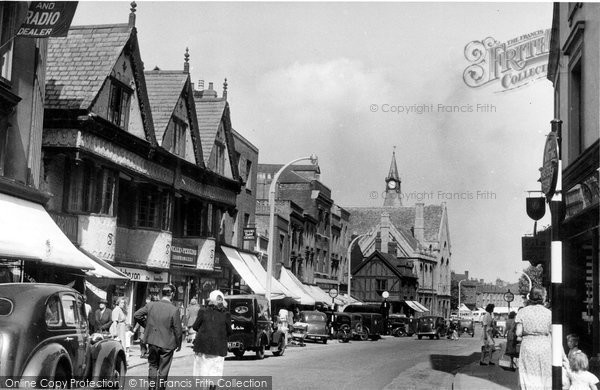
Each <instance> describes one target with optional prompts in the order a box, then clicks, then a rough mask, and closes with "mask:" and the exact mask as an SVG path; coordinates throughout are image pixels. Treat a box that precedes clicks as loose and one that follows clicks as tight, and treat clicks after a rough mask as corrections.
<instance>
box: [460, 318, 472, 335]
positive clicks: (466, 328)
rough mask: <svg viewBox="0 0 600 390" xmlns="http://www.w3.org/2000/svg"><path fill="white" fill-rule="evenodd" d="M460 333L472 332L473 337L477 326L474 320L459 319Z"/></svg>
mask: <svg viewBox="0 0 600 390" xmlns="http://www.w3.org/2000/svg"><path fill="white" fill-rule="evenodd" d="M457 330H458V335H459V336H460V335H462V334H463V333H466V334H470V335H471V337H473V336H474V335H475V326H474V323H473V320H462V319H461V320H459V321H458V328H457Z"/></svg>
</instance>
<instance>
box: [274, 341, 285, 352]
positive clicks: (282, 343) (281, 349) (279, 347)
mask: <svg viewBox="0 0 600 390" xmlns="http://www.w3.org/2000/svg"><path fill="white" fill-rule="evenodd" d="M284 352H285V337H280V338H279V342H278V343H277V350H276V351H273V355H275V356H283V353H284Z"/></svg>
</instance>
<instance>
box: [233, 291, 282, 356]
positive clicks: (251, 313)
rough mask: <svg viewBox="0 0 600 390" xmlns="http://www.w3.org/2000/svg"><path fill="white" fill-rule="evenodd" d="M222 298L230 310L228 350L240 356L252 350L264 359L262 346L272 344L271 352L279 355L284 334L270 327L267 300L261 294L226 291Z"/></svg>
mask: <svg viewBox="0 0 600 390" xmlns="http://www.w3.org/2000/svg"><path fill="white" fill-rule="evenodd" d="M225 300H226V301H227V306H228V307H229V313H231V330H232V334H231V335H230V336H229V340H228V342H227V349H228V350H229V352H232V353H233V354H234V355H235V356H236V357H237V358H241V357H242V356H244V353H245V352H246V351H254V352H255V353H256V357H257V358H258V359H264V357H265V350H267V349H270V348H271V347H275V348H274V350H273V355H275V356H281V355H283V353H284V352H285V347H286V340H285V334H284V333H283V332H282V331H279V330H278V331H275V332H274V331H273V321H272V320H271V313H270V311H269V302H268V301H267V299H266V298H265V297H264V296H263V295H255V294H250V295H230V296H226V297H225Z"/></svg>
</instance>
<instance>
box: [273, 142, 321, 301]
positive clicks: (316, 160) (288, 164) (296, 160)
mask: <svg viewBox="0 0 600 390" xmlns="http://www.w3.org/2000/svg"><path fill="white" fill-rule="evenodd" d="M304 160H309V161H310V162H311V163H312V164H313V165H317V164H318V162H319V160H318V158H317V156H316V155H314V154H311V155H310V156H308V157H301V158H297V159H295V160H293V161H290V162H289V163H287V164H285V165H284V166H283V167H281V169H280V170H278V171H277V173H276V174H275V176H273V181H271V186H270V187H269V245H268V246H267V253H268V258H267V282H266V285H265V287H266V290H267V291H266V294H265V295H266V298H267V301H268V302H269V311H270V310H271V278H272V277H273V257H274V251H275V246H274V241H275V191H277V181H278V180H279V176H281V174H282V173H283V171H285V169H286V168H287V167H289V166H290V165H292V164H295V163H297V162H299V161H304Z"/></svg>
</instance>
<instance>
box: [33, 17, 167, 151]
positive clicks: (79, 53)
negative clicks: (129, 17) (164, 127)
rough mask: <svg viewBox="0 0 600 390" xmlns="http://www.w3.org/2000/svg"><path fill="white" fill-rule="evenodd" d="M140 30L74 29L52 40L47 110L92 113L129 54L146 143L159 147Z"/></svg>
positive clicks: (125, 26) (115, 26) (114, 27)
mask: <svg viewBox="0 0 600 390" xmlns="http://www.w3.org/2000/svg"><path fill="white" fill-rule="evenodd" d="M136 31H137V30H136V29H135V28H134V27H133V28H132V27H129V25H128V24H109V25H91V26H73V27H71V28H70V29H69V32H68V34H67V36H66V37H52V38H49V39H48V57H47V67H46V96H45V99H46V100H45V102H44V108H46V109H67V110H74V109H82V110H88V111H89V110H90V109H91V108H92V106H93V104H94V103H95V100H96V98H97V97H98V94H99V93H100V89H101V88H102V85H103V84H104V82H105V80H106V79H107V78H108V77H109V76H110V74H111V72H112V70H113V68H114V66H115V64H116V63H117V60H118V59H119V57H120V56H121V54H122V53H123V51H125V50H127V51H128V53H129V54H130V56H131V66H132V72H133V75H134V77H135V88H136V92H137V95H138V99H139V105H140V112H141V116H142V122H143V127H144V133H145V137H146V140H147V141H148V142H150V143H151V144H152V145H156V138H155V135H154V123H153V120H152V113H151V111H150V107H149V106H150V103H149V102H148V95H147V91H146V80H145V78H144V74H143V69H144V65H143V62H142V59H141V55H140V48H139V44H138V41H137V32H136Z"/></svg>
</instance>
